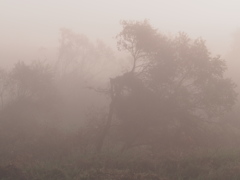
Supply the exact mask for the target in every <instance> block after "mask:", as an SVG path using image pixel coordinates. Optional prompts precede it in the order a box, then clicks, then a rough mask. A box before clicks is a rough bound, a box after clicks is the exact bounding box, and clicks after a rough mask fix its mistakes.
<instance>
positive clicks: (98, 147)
mask: <svg viewBox="0 0 240 180" xmlns="http://www.w3.org/2000/svg"><path fill="white" fill-rule="evenodd" d="M110 87H111V89H110V93H111V102H110V105H109V112H108V116H107V121H106V124H105V126H104V127H103V129H102V131H101V134H100V135H99V139H98V141H97V145H96V151H97V152H98V153H100V152H101V150H102V147H103V145H104V140H105V139H106V136H107V134H108V132H109V129H110V127H111V123H112V118H113V113H114V109H115V108H114V107H115V101H116V97H115V93H114V85H113V79H110Z"/></svg>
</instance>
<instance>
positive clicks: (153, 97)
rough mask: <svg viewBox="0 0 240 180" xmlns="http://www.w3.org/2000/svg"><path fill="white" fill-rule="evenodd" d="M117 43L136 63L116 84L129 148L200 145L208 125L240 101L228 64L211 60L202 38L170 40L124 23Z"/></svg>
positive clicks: (119, 113) (148, 28)
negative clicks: (229, 74) (225, 73)
mask: <svg viewBox="0 0 240 180" xmlns="http://www.w3.org/2000/svg"><path fill="white" fill-rule="evenodd" d="M118 39H119V43H118V44H119V47H120V48H122V49H124V50H127V51H128V52H130V54H131V55H132V57H133V60H134V62H133V68H132V69H131V71H130V72H129V73H126V74H124V75H122V76H119V77H117V78H115V79H114V81H115V83H116V85H115V92H116V94H117V96H118V97H116V99H117V102H116V114H117V117H118V119H119V121H120V124H121V125H120V131H121V132H122V133H123V136H124V138H123V139H125V140H124V141H125V146H126V147H131V146H135V145H143V144H151V145H153V146H156V145H157V146H160V147H159V148H160V149H162V148H167V147H168V148H170V149H172V148H174V146H176V147H185V144H188V147H187V148H189V146H196V145H200V144H201V143H200V142H201V141H202V137H201V136H202V135H204V134H205V132H204V131H205V129H206V128H205V127H204V126H205V123H206V122H208V121H210V122H211V121H212V119H213V118H215V119H216V118H217V117H219V116H220V115H222V114H223V113H224V112H226V111H228V110H230V109H231V107H232V106H233V105H234V103H235V100H236V92H235V91H234V88H235V85H234V83H232V81H231V80H230V79H228V78H225V77H224V72H225V70H226V65H225V62H224V61H223V60H222V59H221V58H220V57H219V56H217V57H213V56H211V54H210V52H209V51H208V49H207V47H206V46H205V41H204V40H202V39H201V38H199V39H196V40H192V39H190V38H189V37H188V36H187V35H186V34H185V33H179V34H178V35H177V36H176V37H175V38H169V37H167V36H164V35H162V34H160V33H158V32H157V30H156V29H153V28H152V27H151V25H150V24H149V23H148V22H147V21H144V22H125V21H124V22H123V30H122V32H121V33H120V34H119V36H118ZM149 43H150V44H149ZM201 134H202V135H201ZM199 143H200V144H199ZM159 148H158V150H159Z"/></svg>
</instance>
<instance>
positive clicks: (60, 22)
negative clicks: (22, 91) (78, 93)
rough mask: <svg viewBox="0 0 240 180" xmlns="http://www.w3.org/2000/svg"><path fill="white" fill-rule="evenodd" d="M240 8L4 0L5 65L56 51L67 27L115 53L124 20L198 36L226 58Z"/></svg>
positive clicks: (0, 53)
mask: <svg viewBox="0 0 240 180" xmlns="http://www.w3.org/2000/svg"><path fill="white" fill-rule="evenodd" d="M239 4H240V2H238V1H233V0H232V1H226V0H223V1H216V0H212V1H207V0H201V1H200V0H196V1H191V0H185V1H177V0H170V1H163V0H161V1H156V0H151V1H147V0H142V1H136V0H132V1H127V0H121V1H111V0H104V1H101V2H100V1H93V0H88V1H87V0H81V1H77V0H71V1H63V0H62V1H56V0H51V1H39V0H22V1H14V0H8V1H4V0H0V22H1V30H0V38H1V41H0V58H1V61H2V62H1V66H9V65H11V64H12V63H14V62H16V61H17V60H30V59H31V60H32V58H37V57H35V56H37V53H38V52H39V50H41V49H42V48H46V49H47V50H49V51H52V49H54V48H56V47H58V39H59V36H60V33H59V29H60V28H62V27H65V28H69V29H71V30H73V31H74V32H78V33H81V34H85V35H86V36H88V37H89V38H90V39H91V40H95V39H100V40H102V41H104V42H105V43H106V44H107V45H108V46H111V47H112V48H113V49H114V48H115V47H116V40H115V38H114V37H115V36H116V34H118V33H119V31H120V29H121V26H120V24H119V22H120V20H143V19H148V20H149V21H150V23H151V24H152V25H153V26H154V27H156V28H158V29H159V31H161V32H163V33H165V34H172V35H174V34H176V33H177V32H179V31H184V32H186V33H187V34H188V35H189V36H190V37H192V38H197V37H202V38H203V39H205V40H206V41H207V45H208V47H209V49H210V51H211V52H212V53H213V54H220V55H222V56H224V55H225V54H226V53H227V52H228V51H229V49H230V44H231V41H232V34H233V33H234V32H235V31H236V30H237V29H238V28H239V24H240V19H239V17H240V11H238V5H239ZM50 54H51V53H50ZM50 58H52V57H50Z"/></svg>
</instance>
